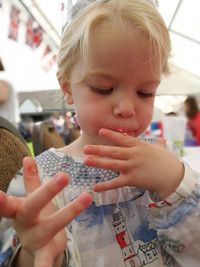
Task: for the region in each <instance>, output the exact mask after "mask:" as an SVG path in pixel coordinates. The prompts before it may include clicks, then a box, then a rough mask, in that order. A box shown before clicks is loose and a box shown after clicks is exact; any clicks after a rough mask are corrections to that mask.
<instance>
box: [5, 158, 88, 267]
mask: <svg viewBox="0 0 200 267" xmlns="http://www.w3.org/2000/svg"><path fill="white" fill-rule="evenodd" d="M23 168H24V184H25V189H26V193H27V196H26V197H23V198H22V197H20V198H19V197H14V196H7V195H6V194H4V193H3V192H0V216H3V217H7V218H12V219H13V225H14V228H15V230H16V232H17V236H18V238H19V240H20V243H21V245H22V249H21V253H20V255H19V257H18V260H17V264H18V265H17V266H33V259H34V266H35V267H49V266H53V264H54V263H55V259H57V260H56V262H57V263H58V265H56V266H59V265H60V262H62V253H63V252H64V250H65V248H66V243H67V237H66V234H65V231H64V228H65V226H66V225H67V224H69V223H70V222H71V221H72V220H73V219H74V218H75V217H76V216H77V215H79V214H80V213H81V212H82V211H83V210H84V209H86V208H87V207H88V206H89V205H90V204H91V202H92V198H91V196H90V195H89V194H88V193H82V194H81V195H80V196H79V197H78V198H77V199H75V200H74V201H72V202H71V203H69V204H68V205H67V206H66V207H64V208H62V209H61V210H57V209H56V208H55V206H54V205H53V203H52V200H53V198H54V197H55V196H56V195H57V194H58V193H59V192H60V191H61V190H62V189H63V188H64V187H65V186H67V184H68V183H69V178H68V176H67V175H66V174H64V173H58V174H57V175H55V176H54V177H53V178H52V179H51V180H50V181H48V182H47V183H45V184H43V185H40V180H39V176H38V170H37V165H36V163H35V161H34V160H33V159H32V158H30V157H27V158H25V159H24V161H23ZM59 255H60V257H58V256H59ZM26 259H27V262H26ZM59 259H60V260H59ZM30 260H32V264H31V262H30ZM26 264H28V265H26Z"/></svg>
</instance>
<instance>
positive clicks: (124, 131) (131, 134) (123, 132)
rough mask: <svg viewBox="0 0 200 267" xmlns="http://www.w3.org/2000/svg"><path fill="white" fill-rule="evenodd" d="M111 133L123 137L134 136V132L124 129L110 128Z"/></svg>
mask: <svg viewBox="0 0 200 267" xmlns="http://www.w3.org/2000/svg"><path fill="white" fill-rule="evenodd" d="M111 130H112V131H115V132H118V133H122V134H124V135H130V136H135V132H134V131H132V130H128V129H125V128H111Z"/></svg>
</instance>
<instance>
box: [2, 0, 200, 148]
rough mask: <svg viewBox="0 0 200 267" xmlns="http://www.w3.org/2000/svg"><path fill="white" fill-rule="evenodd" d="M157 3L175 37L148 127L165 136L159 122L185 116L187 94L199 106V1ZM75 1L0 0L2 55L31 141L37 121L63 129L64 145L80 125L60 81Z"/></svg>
mask: <svg viewBox="0 0 200 267" xmlns="http://www.w3.org/2000/svg"><path fill="white" fill-rule="evenodd" d="M154 2H156V4H157V6H158V10H159V11H160V13H161V15H162V16H163V18H164V20H165V22H166V24H167V26H168V29H169V32H170V35H171V41H172V55H171V70H172V71H171V74H170V75H169V76H168V77H166V78H163V81H162V83H161V84H160V86H159V89H158V93H157V96H156V100H155V112H154V117H153V120H152V125H150V128H149V131H152V132H154V133H156V135H162V127H160V124H159V123H160V122H162V121H163V118H164V117H166V115H167V116H168V115H169V114H170V115H175V116H178V117H184V116H185V115H184V110H183V103H184V101H185V99H186V98H187V96H191V95H192V96H194V97H195V98H196V100H197V103H198V105H200V63H199V62H200V16H199V10H200V1H197V0H167V1H166V0H159V1H154ZM75 3H76V0H65V1H62V0H48V1H46V0H0V21H1V23H0V58H1V59H2V61H3V63H4V67H5V70H6V75H7V76H8V79H9V81H10V82H11V83H12V85H13V88H14V89H15V90H16V93H17V98H18V103H17V105H18V107H19V121H18V125H19V128H20V131H21V132H22V133H23V135H24V137H25V138H26V139H27V142H28V141H30V142H31V138H32V131H33V125H34V124H35V123H36V122H41V121H45V120H50V121H51V122H53V123H54V125H56V128H57V130H58V132H59V134H61V135H63V131H64V135H66V136H65V137H64V141H65V143H66V142H69V140H70V139H69V140H68V141H67V138H68V137H67V134H66V132H65V131H68V130H66V129H72V128H74V127H75V128H76V129H77V127H78V126H77V123H76V118H75V114H74V111H73V110H72V109H71V108H70V107H68V106H66V105H65V103H64V100H63V97H62V95H61V93H60V91H59V85H58V82H57V80H56V69H57V68H56V54H57V49H58V46H59V43H60V39H61V35H62V31H63V28H64V26H65V24H66V23H67V20H68V10H69V9H70V8H71V7H72V5H73V4H75ZM17 98H16V99H17ZM16 101H17V100H16ZM64 124H67V126H66V125H65V126H63V125H64ZM23 131H24V132H23ZM26 131H27V132H26ZM26 135H27V136H26ZM62 137H63V136H62Z"/></svg>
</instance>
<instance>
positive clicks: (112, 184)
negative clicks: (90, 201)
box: [92, 176, 125, 192]
mask: <svg viewBox="0 0 200 267" xmlns="http://www.w3.org/2000/svg"><path fill="white" fill-rule="evenodd" d="M122 186H125V184H124V182H123V180H122V179H120V176H119V177H117V178H114V179H112V180H110V181H107V182H103V183H98V184H95V185H94V186H93V188H92V189H93V190H94V191H95V192H101V191H106V190H111V189H115V188H120V187H122Z"/></svg>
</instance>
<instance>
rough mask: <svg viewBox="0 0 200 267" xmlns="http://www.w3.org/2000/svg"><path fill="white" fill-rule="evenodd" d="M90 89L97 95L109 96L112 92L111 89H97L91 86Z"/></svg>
mask: <svg viewBox="0 0 200 267" xmlns="http://www.w3.org/2000/svg"><path fill="white" fill-rule="evenodd" d="M91 89H92V91H93V92H95V93H99V94H102V95H109V94H111V93H112V91H113V88H97V87H93V86H91Z"/></svg>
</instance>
